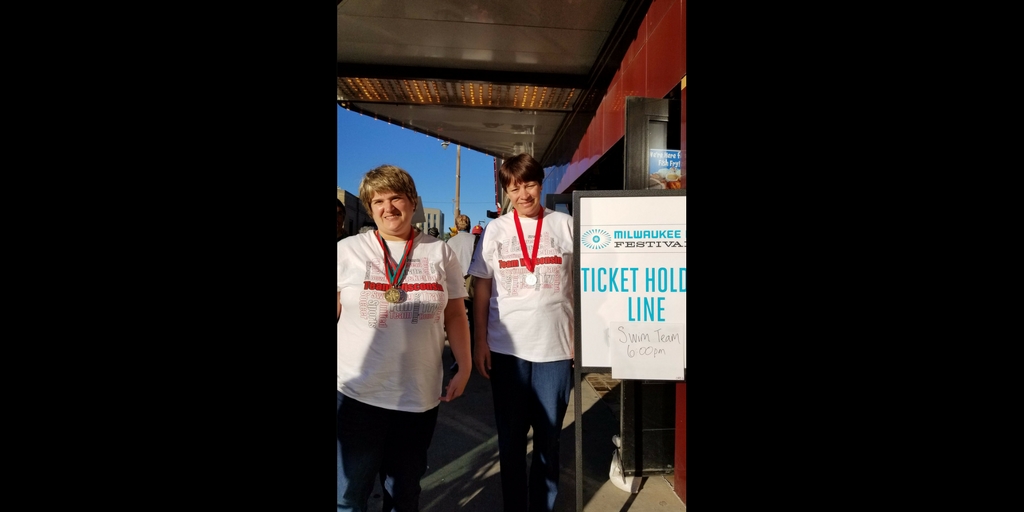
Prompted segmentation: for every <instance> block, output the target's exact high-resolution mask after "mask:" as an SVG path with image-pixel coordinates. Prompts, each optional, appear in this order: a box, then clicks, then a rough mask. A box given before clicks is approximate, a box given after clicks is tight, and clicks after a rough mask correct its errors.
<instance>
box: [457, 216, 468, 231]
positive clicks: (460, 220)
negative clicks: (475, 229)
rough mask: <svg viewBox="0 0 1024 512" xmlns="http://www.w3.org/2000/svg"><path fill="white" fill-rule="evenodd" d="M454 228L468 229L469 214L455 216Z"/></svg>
mask: <svg viewBox="0 0 1024 512" xmlns="http://www.w3.org/2000/svg"><path fill="white" fill-rule="evenodd" d="M455 228H456V229H458V230H459V231H469V215H459V216H458V217H455Z"/></svg>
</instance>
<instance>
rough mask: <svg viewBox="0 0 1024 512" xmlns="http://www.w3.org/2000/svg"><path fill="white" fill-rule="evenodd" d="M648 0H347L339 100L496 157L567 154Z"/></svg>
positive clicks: (544, 158)
mask: <svg viewBox="0 0 1024 512" xmlns="http://www.w3.org/2000/svg"><path fill="white" fill-rule="evenodd" d="M649 5H650V0H640V1H629V0H593V1H591V2H587V3H586V4H585V5H583V4H581V3H580V2H579V1H578V0H563V1H557V0H543V1H542V0H522V1H520V2H516V3H512V2H504V1H491V2H487V1H480V0H476V1H472V0H443V1H439V0H419V1H412V0H391V1H385V2H382V1H379V0H342V1H341V2H339V3H338V84H337V85H338V104H339V105H340V106H341V107H343V108H346V109H349V110H352V111H355V112H359V113H362V114H364V115H368V116H373V117H375V118H377V119H380V120H382V121H387V122H390V123H393V124H398V125H401V126H403V127H405V128H408V129H411V130H415V131H418V132H422V133H425V134H427V135H430V136H434V137H437V138H438V139H441V140H445V141H449V142H453V143H456V144H459V145H462V146H464V147H467V148H471V149H474V150H476V151H479V152H481V153H484V154H488V155H492V156H495V157H499V158H507V157H509V156H512V155H515V154H518V153H522V152H527V153H530V154H532V155H533V156H534V157H535V158H537V159H538V160H540V161H541V163H542V164H543V165H544V166H545V167H547V166H551V165H560V164H563V163H567V162H568V159H569V158H571V157H572V153H573V152H574V151H575V149H576V146H577V145H578V144H579V141H580V139H581V138H582V133H583V132H584V131H585V128H586V124H588V123H589V121H590V119H591V118H592V117H593V112H594V111H596V109H597V104H598V103H599V102H600V99H601V98H602V97H603V95H604V89H606V88H607V86H608V83H610V81H611V78H612V75H613V74H614V72H615V70H614V69H610V70H609V69H606V68H607V64H608V63H611V64H612V66H617V65H618V62H619V61H620V60H621V57H622V55H623V54H624V52H625V49H626V47H628V45H629V43H630V42H631V41H632V37H634V36H635V34H636V29H637V27H638V23H639V21H640V20H642V19H643V15H644V13H646V11H647V7H648V6H649ZM627 35H628V37H627ZM581 127H582V128H581Z"/></svg>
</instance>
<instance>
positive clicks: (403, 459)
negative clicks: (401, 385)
mask: <svg viewBox="0 0 1024 512" xmlns="http://www.w3.org/2000/svg"><path fill="white" fill-rule="evenodd" d="M437 410H438V408H437V407H434V408H433V409H431V410H429V411H426V412H421V413H414V412H403V411H391V410H388V409H381V408H380V407H374V406H372V405H367V404H364V403H362V402H360V401H358V400H354V399H352V398H349V397H347V396H345V395H343V394H341V392H340V391H339V392H338V511H339V512H340V511H346V512H367V510H366V506H367V505H366V504H367V501H368V500H369V497H370V492H372V491H373V481H374V478H376V477H377V475H378V474H380V475H381V477H386V478H385V480H384V485H383V488H384V512H389V511H392V510H393V511H395V512H415V511H417V510H419V499H420V479H421V478H423V474H424V473H426V471H427V448H429V447H430V439H431V438H432V437H433V436H434V426H435V425H436V424H437Z"/></svg>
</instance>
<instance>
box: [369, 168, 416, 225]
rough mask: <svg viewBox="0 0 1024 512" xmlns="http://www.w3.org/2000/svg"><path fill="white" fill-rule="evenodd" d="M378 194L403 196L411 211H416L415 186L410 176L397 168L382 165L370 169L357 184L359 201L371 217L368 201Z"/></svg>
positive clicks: (371, 211)
mask: <svg viewBox="0 0 1024 512" xmlns="http://www.w3.org/2000/svg"><path fill="white" fill-rule="evenodd" d="M378 192H393V193H395V194H405V195H406V197H408V198H409V200H410V201H412V209H413V211H415V210H416V205H417V204H418V201H419V195H417V194H416V184H415V183H413V181H412V176H409V173H407V172H405V170H403V169H401V168H399V167H395V166H394V165H382V166H380V167H377V168H374V169H371V170H370V171H368V172H367V173H366V175H365V176H363V181H362V182H361V183H360V184H359V200H360V201H361V202H362V203H363V207H364V208H366V211H367V212H370V214H371V215H373V210H372V209H370V201H371V200H373V196H375V195H377V193H378Z"/></svg>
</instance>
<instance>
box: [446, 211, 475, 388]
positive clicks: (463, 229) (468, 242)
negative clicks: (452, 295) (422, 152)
mask: <svg viewBox="0 0 1024 512" xmlns="http://www.w3.org/2000/svg"><path fill="white" fill-rule="evenodd" d="M469 223H470V221H469V216H468V215H459V216H458V217H455V228H456V229H457V230H458V231H457V232H456V234H455V236H453V237H451V238H449V239H448V245H449V246H451V248H452V250H453V251H455V256H456V257H458V258H459V263H460V264H461V265H462V275H463V279H465V281H466V293H468V294H469V295H468V296H467V297H466V312H467V314H468V315H469V341H470V346H472V343H473V339H474V337H475V336H474V335H473V326H474V325H475V324H476V322H474V321H473V287H472V286H473V279H472V278H471V276H470V275H469V263H470V261H472V260H473V250H474V249H475V248H476V242H477V240H479V237H477V236H476V235H474V234H471V233H470V232H469ZM458 368H459V364H458V363H455V364H453V365H452V368H451V369H452V371H458Z"/></svg>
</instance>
